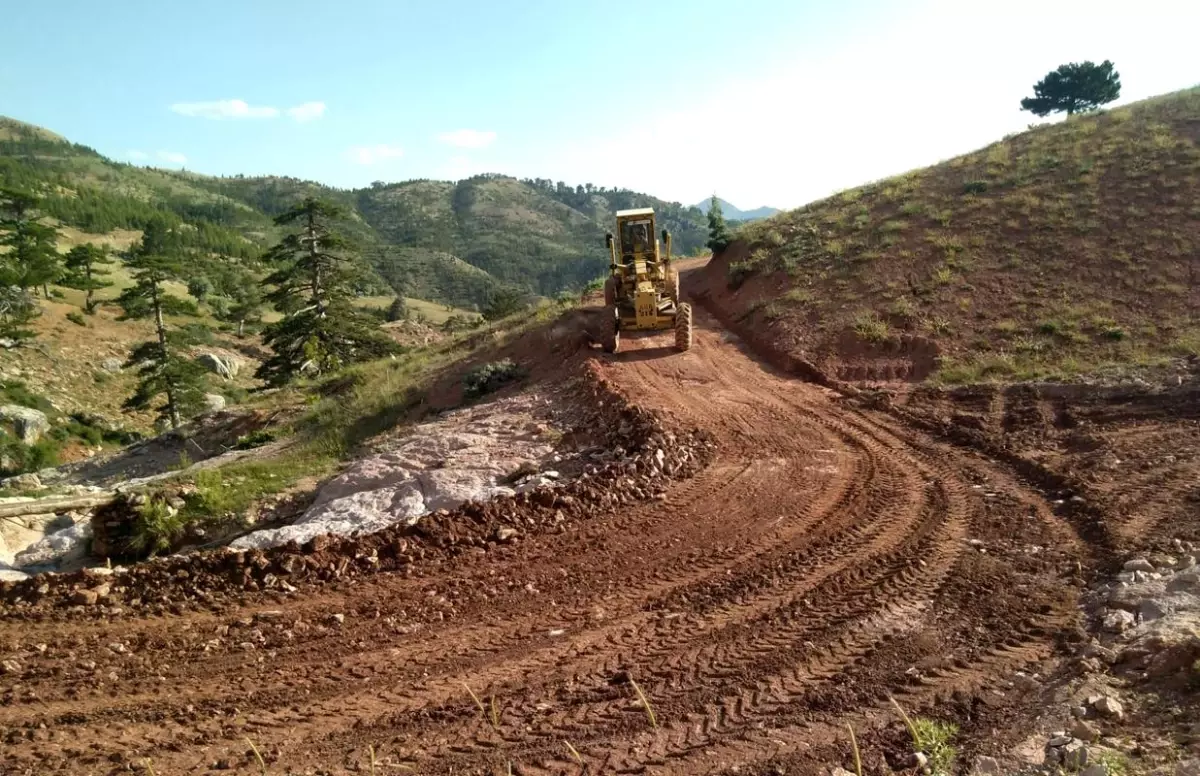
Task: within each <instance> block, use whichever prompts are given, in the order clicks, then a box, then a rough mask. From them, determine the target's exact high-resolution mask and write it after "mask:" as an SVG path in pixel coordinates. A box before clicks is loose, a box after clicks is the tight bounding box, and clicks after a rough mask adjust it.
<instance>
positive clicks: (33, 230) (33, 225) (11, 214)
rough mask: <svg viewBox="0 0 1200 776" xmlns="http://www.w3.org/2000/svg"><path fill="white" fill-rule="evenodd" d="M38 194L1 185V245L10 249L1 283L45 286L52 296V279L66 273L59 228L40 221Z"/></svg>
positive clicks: (2, 267)
mask: <svg viewBox="0 0 1200 776" xmlns="http://www.w3.org/2000/svg"><path fill="white" fill-rule="evenodd" d="M38 202H39V200H38V198H37V197H35V196H34V195H32V194H29V193H28V192H24V191H18V190H16V189H0V246H6V247H7V248H8V251H7V252H6V253H5V254H4V255H3V262H2V264H0V285H4V286H16V287H18V288H20V289H21V290H22V291H27V290H29V289H30V288H38V287H41V289H42V291H43V293H44V294H45V295H46V297H47V298H48V297H49V296H50V289H49V288H48V286H49V284H50V283H53V282H55V281H57V280H58V278H59V276H60V275H61V274H62V264H61V262H62V258H61V257H60V256H59V255H58V246H57V244H56V243H57V242H58V230H56V229H55V228H54V227H50V226H46V225H45V224H43V223H41V222H39V221H38V218H39V217H40V213H39V212H38V209H37V206H38Z"/></svg>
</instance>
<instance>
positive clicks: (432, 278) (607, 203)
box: [0, 117, 705, 307]
mask: <svg viewBox="0 0 1200 776" xmlns="http://www.w3.org/2000/svg"><path fill="white" fill-rule="evenodd" d="M0 186H8V187H16V188H21V189H27V190H31V191H34V192H36V193H37V194H38V196H40V197H41V198H42V209H43V211H44V212H45V213H46V214H47V215H49V216H50V217H52V218H54V219H56V220H57V221H59V222H60V223H61V224H62V225H64V226H68V227H72V228H74V229H77V230H79V231H81V232H85V233H88V234H106V233H109V232H112V231H114V230H141V229H143V228H144V227H145V225H146V223H148V222H149V221H151V220H154V219H160V220H165V221H166V222H167V223H168V224H170V225H172V226H183V227H185V228H183V229H181V230H180V231H181V232H183V233H184V234H185V235H186V238H185V239H186V241H187V242H188V243H189V244H190V245H191V247H194V248H197V249H199V251H200V252H201V253H203V254H209V255H211V256H212V257H214V260H215V259H216V257H227V258H230V259H236V260H239V261H242V262H244V263H250V264H255V263H257V262H258V259H259V257H260V256H261V254H262V252H263V251H264V250H265V249H266V247H268V246H269V245H272V244H273V243H274V242H275V241H276V240H277V239H278V237H279V230H278V229H277V227H276V226H275V225H274V223H273V218H274V217H275V216H277V215H278V214H280V213H282V212H284V211H285V210H287V209H288V208H290V207H292V206H293V205H295V204H296V203H297V202H299V201H301V200H302V199H303V198H304V197H306V196H315V197H318V198H321V199H326V200H330V201H332V202H336V203H337V204H339V205H341V206H342V207H343V208H344V209H345V210H346V212H347V214H348V215H347V217H346V219H345V221H344V223H343V224H342V230H343V231H344V232H345V233H346V235H347V236H348V237H350V238H351V239H352V240H353V241H354V243H355V244H356V245H357V246H358V248H359V249H360V251H361V253H362V255H363V256H364V258H365V259H366V260H367V262H368V264H369V266H370V268H371V269H372V270H373V271H374V273H375V275H374V276H372V277H368V278H366V279H365V280H364V286H363V289H362V292H363V293H385V292H386V291H387V288H386V287H385V286H390V288H391V290H394V291H395V292H398V293H401V294H404V295H407V296H413V297H420V298H425V299H431V300H436V301H441V302H446V303H450V304H454V305H458V306H466V307H470V306H481V305H483V304H485V303H486V302H487V300H488V299H489V298H490V297H491V296H492V295H493V294H494V293H495V292H496V290H497V289H499V288H500V287H503V286H513V287H517V288H521V289H524V290H526V291H529V292H531V293H536V294H541V295H546V296H550V295H555V294H557V293H559V292H561V291H563V290H575V289H579V288H581V287H582V286H584V285H586V284H587V282H589V281H590V280H592V279H594V278H595V277H597V276H599V275H601V274H602V273H603V272H604V270H605V266H606V259H605V249H604V233H605V232H606V231H607V230H609V229H611V228H612V214H613V213H614V212H615V211H616V210H620V209H624V208H628V207H654V208H655V209H656V211H657V212H658V213H659V215H660V221H661V224H662V226H663V227H665V228H668V229H670V230H671V231H672V232H673V233H674V235H675V250H676V252H690V251H694V250H696V249H698V248H699V247H700V246H701V245H702V244H703V243H704V240H705V227H704V222H703V217H702V215H701V213H700V211H699V210H697V209H696V208H688V207H684V206H682V205H679V204H677V203H668V202H664V201H662V200H659V199H656V198H654V197H651V196H648V195H644V194H639V193H636V192H632V191H628V190H621V189H602V188H596V187H593V186H592V185H590V184H587V185H581V186H574V187H573V186H568V185H566V184H565V183H562V182H558V183H552V182H551V181H549V180H542V179H529V180H518V179H516V178H511V177H507V176H501V175H480V176H476V177H473V178H469V179H466V180H462V181H459V182H457V183H452V182H446V181H430V180H412V181H405V182H401V183H391V184H382V183H379V184H375V185H372V186H370V187H366V188H362V189H353V190H350V189H337V188H333V187H329V186H325V185H322V184H320V183H315V182H312V181H304V180H299V179H296V178H290V177H284V176H262V177H245V176H230V177H214V176H207V175H200V174H196V173H192V172H187V171H175V170H163V169H156V168H151V167H138V166H134V165H130V164H125V163H122V162H116V161H113V160H110V159H107V158H105V157H104V156H102V155H101V154H99V153H98V152H96V151H95V150H94V149H91V148H89V147H87V146H83V145H79V144H73V143H71V142H70V141H68V140H66V139H65V138H62V137H60V136H58V135H56V134H54V133H52V132H50V131H48V130H45V129H42V128H40V127H36V126H33V125H30V124H25V123H22V122H19V121H15V120H13V119H7V118H3V117H0ZM207 269H208V268H204V267H197V271H198V272H199V271H207Z"/></svg>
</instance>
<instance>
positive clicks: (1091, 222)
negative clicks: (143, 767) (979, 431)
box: [707, 87, 1200, 382]
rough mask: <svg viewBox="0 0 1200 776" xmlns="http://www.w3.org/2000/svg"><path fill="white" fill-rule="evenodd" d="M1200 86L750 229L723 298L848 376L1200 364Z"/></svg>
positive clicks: (734, 253)
mask: <svg viewBox="0 0 1200 776" xmlns="http://www.w3.org/2000/svg"><path fill="white" fill-rule="evenodd" d="M1197 203H1200V87H1198V88H1193V89H1189V90H1186V91H1182V92H1177V93H1174V94H1169V95H1165V96H1162V97H1158V98H1155V99H1151V100H1146V101H1143V102H1139V103H1134V104H1131V105H1127V106H1124V107H1121V108H1116V109H1113V110H1108V111H1104V112H1100V113H1095V114H1091V115H1080V116H1073V117H1069V118H1067V119H1066V120H1065V121H1059V122H1053V123H1048V124H1043V125H1041V126H1038V127H1035V128H1033V129H1031V130H1029V131H1027V132H1022V133H1020V134H1016V135H1011V136H1009V137H1006V138H1005V139H1003V140H1000V141H998V142H996V143H993V144H992V145H989V146H987V147H986V148H983V149H980V150H978V151H975V152H974V153H970V154H966V155H965V156H960V157H958V158H956V159H951V160H949V161H947V162H945V163H943V164H939V165H937V166H934V167H929V168H927V169H923V170H915V171H913V172H909V173H907V174H904V175H901V176H898V177H895V178H890V179H887V180H883V181H878V182H876V183H871V184H868V185H866V186H862V187H859V188H855V189H850V190H848V191H845V192H842V193H841V194H838V195H835V196H833V197H830V198H827V199H824V200H821V201H819V202H813V203H811V204H809V205H806V206H804V207H802V208H800V209H798V210H794V211H791V212H788V213H784V214H781V215H778V216H775V217H774V218H771V219H768V220H765V221H758V222H755V223H754V224H751V225H748V226H746V227H744V228H743V230H742V233H741V235H740V236H741V237H742V238H743V240H742V242H739V243H735V244H734V245H733V246H732V247H731V248H730V249H729V250H728V251H726V252H725V253H724V254H723V255H722V256H720V257H718V259H717V260H715V261H714V262H713V263H712V264H711V265H710V267H709V270H708V272H709V273H710V275H709V277H708V279H707V280H708V285H709V293H710V294H711V295H712V297H713V299H714V301H715V302H717V303H719V304H720V305H722V306H724V307H725V308H726V310H727V312H728V313H729V316H730V318H731V319H737V320H739V321H740V325H744V326H745V327H746V331H748V332H753V333H754V335H755V336H757V337H761V338H763V339H765V340H769V341H770V343H771V344H772V345H773V346H775V347H776V348H777V349H779V350H782V351H784V352H785V353H787V354H788V355H790V356H791V357H793V358H797V359H805V360H807V361H809V362H810V363H815V364H817V365H818V366H820V367H822V368H824V370H825V371H826V372H827V373H831V374H835V375H837V376H841V377H844V378H847V379H862V378H864V377H865V378H873V377H882V378H888V379H890V378H894V377H907V378H909V379H922V378H925V377H933V378H935V379H938V380H942V381H947V382H963V381H975V380H981V379H982V380H991V379H1006V380H1012V379H1017V380H1022V379H1042V378H1054V379H1061V378H1064V377H1072V376H1077V375H1097V374H1100V375H1104V374H1106V373H1109V372H1112V371H1115V372H1116V373H1117V374H1118V375H1119V374H1127V373H1128V370H1129V369H1131V368H1137V369H1142V368H1146V369H1179V368H1181V367H1180V364H1182V363H1185V362H1183V361H1179V360H1178V359H1187V358H1195V357H1197V356H1200V315H1197V310H1200V258H1198V256H1200V254H1198V253H1197V251H1198V250H1200V204H1197Z"/></svg>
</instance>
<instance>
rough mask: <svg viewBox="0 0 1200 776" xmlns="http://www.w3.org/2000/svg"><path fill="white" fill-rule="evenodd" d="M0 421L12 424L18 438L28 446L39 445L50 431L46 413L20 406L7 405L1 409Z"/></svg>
mask: <svg viewBox="0 0 1200 776" xmlns="http://www.w3.org/2000/svg"><path fill="white" fill-rule="evenodd" d="M0 421H3V422H6V423H9V424H11V425H12V429H13V432H14V433H15V434H16V435H17V438H18V439H20V440H21V441H22V442H24V443H25V444H27V445H34V444H37V443H38V440H40V439H41V438H42V435H43V434H45V433H46V432H47V431H49V430H50V420H49V418H47V417H46V413H44V412H42V411H40V410H35V409H33V408H31V407H22V406H20V405H18V404H5V405H4V406H2V407H0Z"/></svg>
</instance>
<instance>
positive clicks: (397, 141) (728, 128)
mask: <svg viewBox="0 0 1200 776" xmlns="http://www.w3.org/2000/svg"><path fill="white" fill-rule="evenodd" d="M0 26H2V27H3V29H2V30H0V42H2V45H0V115H7V116H10V117H12V118H16V119H20V120H22V121H27V122H30V123H33V124H38V125H40V126H43V127H46V128H48V129H51V130H53V131H55V132H57V133H59V134H61V135H65V136H66V137H68V138H69V139H70V140H72V141H74V142H78V143H83V144H85V145H89V146H92V147H93V148H95V149H97V150H98V151H100V152H101V153H103V154H105V155H106V156H109V157H111V158H114V159H117V160H121V161H126V162H131V163H134V164H147V165H153V166H159V167H169V168H186V169H188V170H192V171H195V172H201V173H206V174H212V175H233V174H238V173H241V174H245V175H262V174H275V175H291V176H295V177H299V178H306V179H313V180H317V181H320V182H322V183H326V184H329V185H333V186H338V187H344V188H349V187H358V186H365V185H369V184H370V183H372V182H374V181H387V182H392V181H401V180H408V179H412V178H435V179H445V180H458V179H461V178H464V177H468V176H470V175H474V174H477V173H482V172H496V173H504V174H509V175H515V176H518V177H523V178H524V177H538V178H549V179H552V180H562V181H566V182H567V183H570V184H572V185H574V184H580V183H593V184H595V185H597V186H618V187H624V188H630V189H633V190H636V191H643V192H646V193H650V194H653V195H655V196H658V197H661V198H663V199H667V200H671V201H678V202H683V203H686V204H693V203H696V202H699V201H700V200H702V199H706V198H707V197H709V196H710V195H712V194H713V193H716V194H718V195H719V196H721V197H722V198H723V199H725V200H727V201H729V202H732V203H734V204H735V205H737V206H738V207H741V208H743V209H749V208H754V207H758V206H761V205H770V206H774V207H779V208H792V207H798V206H800V205H802V204H804V203H806V202H809V201H811V200H814V199H819V198H821V197H824V196H827V195H829V194H831V193H834V192H836V191H839V190H842V189H845V188H849V187H852V186H855V185H858V184H860V183H865V182H867V181H871V180H877V179H879V178H882V177H886V176H888V175H892V174H897V173H901V172H904V171H906V170H910V169H913V168H916V167H922V166H926V165H929V164H933V163H936V162H938V161H941V160H943V159H947V158H950V157H952V156H955V155H958V154H960V153H964V152H966V151H970V150H973V149H975V148H979V147H981V146H984V145H987V144H988V143H990V142H992V141H995V140H998V139H999V138H1001V137H1003V136H1004V135H1006V134H1009V133H1012V132H1016V131H1020V130H1023V129H1025V128H1026V127H1027V126H1029V125H1030V124H1031V123H1035V122H1037V121H1039V119H1037V118H1036V117H1034V116H1032V115H1031V114H1029V113H1023V112H1021V110H1020V100H1021V98H1022V97H1025V96H1028V95H1030V94H1031V93H1032V84H1033V83H1034V82H1036V81H1037V80H1038V79H1040V78H1041V77H1042V76H1044V75H1045V74H1046V73H1047V72H1048V71H1050V70H1052V69H1054V68H1055V67H1057V66H1058V65H1059V64H1062V63H1064V62H1069V61H1080V60H1085V59H1091V60H1093V61H1096V62H1099V61H1102V60H1104V59H1111V60H1113V62H1114V63H1115V64H1116V66H1117V70H1118V71H1119V72H1120V74H1121V81H1122V96H1121V100H1120V103H1125V102H1131V101H1134V100H1138V99H1143V98H1145V97H1149V96H1153V95H1156V94H1161V93H1164V92H1169V91H1174V90H1177V89H1182V88H1187V87H1189V86H1193V85H1196V84H1200V55H1197V54H1196V49H1195V34H1196V33H1195V30H1197V29H1200V3H1197V2H1195V1H1194V0H1187V1H1176V0H1140V1H1139V2H1137V3H1129V2H1121V3H1117V2H1109V1H1108V0H1091V1H1090V2H1079V1H1077V0H1036V1H1035V0H1006V2H985V1H984V0H967V1H966V2H964V1H963V0H957V1H955V2H948V1H946V0H840V1H838V2H835V1H834V0H824V1H822V2H811V1H808V0H723V1H722V2H713V1H712V0H688V1H683V0H646V1H645V2H635V3H614V2H611V1H608V2H593V1H592V0H457V1H456V2H443V3H437V2H423V3H413V2H406V1H404V0H340V2H338V3H332V2H313V1H310V0H288V2H281V1H279V0H238V1H237V2H230V1H228V0H206V2H203V3H200V2H183V1H182V0H153V1H152V0H109V1H108V2H97V1H96V0H37V1H36V2H28V1H27V0H0ZM1118 104H1119V103H1118Z"/></svg>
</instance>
